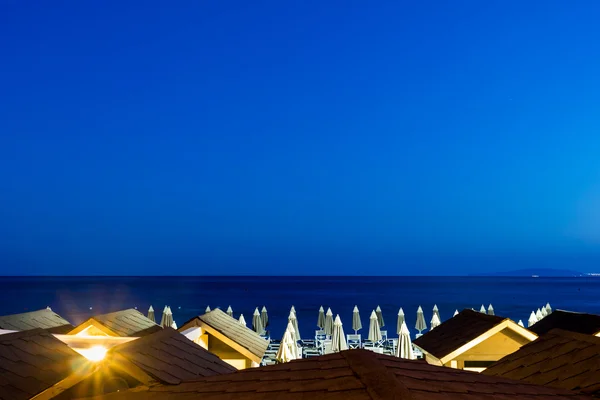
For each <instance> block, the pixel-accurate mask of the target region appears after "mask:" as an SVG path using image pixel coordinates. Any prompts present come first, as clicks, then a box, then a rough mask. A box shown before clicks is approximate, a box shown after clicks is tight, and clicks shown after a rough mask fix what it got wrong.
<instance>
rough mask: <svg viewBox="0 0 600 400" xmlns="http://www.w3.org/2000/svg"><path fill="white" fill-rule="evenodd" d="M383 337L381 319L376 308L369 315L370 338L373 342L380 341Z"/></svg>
mask: <svg viewBox="0 0 600 400" xmlns="http://www.w3.org/2000/svg"><path fill="white" fill-rule="evenodd" d="M381 339H382V336H381V329H379V321H378V318H377V314H376V313H375V310H373V311H372V312H371V316H370V317H369V340H370V341H371V342H379V341H380V340H381Z"/></svg>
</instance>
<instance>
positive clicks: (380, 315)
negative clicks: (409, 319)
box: [375, 306, 385, 328]
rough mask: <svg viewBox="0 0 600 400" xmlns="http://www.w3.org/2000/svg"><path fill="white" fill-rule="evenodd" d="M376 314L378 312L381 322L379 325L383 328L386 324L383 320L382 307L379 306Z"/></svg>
mask: <svg viewBox="0 0 600 400" xmlns="http://www.w3.org/2000/svg"><path fill="white" fill-rule="evenodd" d="M375 314H377V321H378V322H379V327H380V328H383V327H384V326H385V322H384V321H383V314H381V307H379V306H377V308H376V309H375Z"/></svg>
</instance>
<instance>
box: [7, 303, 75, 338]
mask: <svg viewBox="0 0 600 400" xmlns="http://www.w3.org/2000/svg"><path fill="white" fill-rule="evenodd" d="M37 328H41V329H45V330H47V331H48V332H52V333H67V332H69V331H70V330H71V329H73V325H71V323H70V322H69V321H67V320H66V319H64V318H63V317H61V316H60V315H58V314H57V313H55V312H54V311H52V310H50V309H48V308H44V309H43V310H37V311H30V312H26V313H21V314H12V315H4V316H0V329H6V330H11V331H28V330H31V329H37Z"/></svg>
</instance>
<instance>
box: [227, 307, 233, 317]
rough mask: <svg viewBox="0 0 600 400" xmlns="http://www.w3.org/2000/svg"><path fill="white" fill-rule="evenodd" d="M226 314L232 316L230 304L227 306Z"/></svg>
mask: <svg viewBox="0 0 600 400" xmlns="http://www.w3.org/2000/svg"><path fill="white" fill-rule="evenodd" d="M227 315H229V316H230V317H233V308H231V306H229V307H227Z"/></svg>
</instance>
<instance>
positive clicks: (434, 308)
mask: <svg viewBox="0 0 600 400" xmlns="http://www.w3.org/2000/svg"><path fill="white" fill-rule="evenodd" d="M433 314H434V315H437V316H438V319H439V320H440V321H441V320H442V317H440V310H439V309H438V306H437V304H434V305H433Z"/></svg>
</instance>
